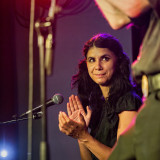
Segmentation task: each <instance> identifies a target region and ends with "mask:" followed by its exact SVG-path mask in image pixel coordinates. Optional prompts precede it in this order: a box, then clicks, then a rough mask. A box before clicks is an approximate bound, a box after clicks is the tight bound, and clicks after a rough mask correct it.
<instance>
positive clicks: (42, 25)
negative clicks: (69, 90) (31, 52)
mask: <svg viewBox="0 0 160 160" xmlns="http://www.w3.org/2000/svg"><path fill="white" fill-rule="evenodd" d="M54 9H55V0H52V2H51V7H50V9H49V17H47V18H46V19H43V20H42V21H40V20H38V21H37V22H36V23H35V28H36V31H37V36H38V47H39V55H40V56H39V57H40V58H39V61H40V99H41V104H42V120H41V122H42V139H41V143H40V160H47V159H48V154H47V153H48V150H47V115H46V104H45V96H46V95H45V93H46V92H45V91H46V88H45V83H46V82H45V69H46V71H47V72H46V73H47V74H48V75H49V74H50V73H51V58H52V57H51V55H52V54H51V52H52V21H53V17H54V12H55V10H54ZM50 15H51V16H50ZM46 32H47V38H46V43H45V44H46V45H45V46H46V48H45V49H44V40H45V35H43V34H46ZM44 51H46V53H45V52H44ZM44 55H45V56H46V57H45V56H44ZM44 60H45V62H46V64H45V62H44Z"/></svg>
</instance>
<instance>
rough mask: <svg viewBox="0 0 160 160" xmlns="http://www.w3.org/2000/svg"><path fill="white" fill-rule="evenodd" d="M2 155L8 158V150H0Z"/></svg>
mask: <svg viewBox="0 0 160 160" xmlns="http://www.w3.org/2000/svg"><path fill="white" fill-rule="evenodd" d="M0 156H1V157H3V158H6V157H7V156H8V152H7V150H4V149H3V150H1V152H0Z"/></svg>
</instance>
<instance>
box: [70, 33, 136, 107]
mask: <svg viewBox="0 0 160 160" xmlns="http://www.w3.org/2000/svg"><path fill="white" fill-rule="evenodd" d="M94 46H95V47H98V48H108V49H109V50H111V51H112V52H113V53H114V54H115V56H116V57H117V64H116V70H115V72H114V74H113V76H112V79H111V87H110V90H109V98H108V101H109V102H110V103H112V104H114V103H115V102H116V101H117V99H118V98H119V97H120V96H122V95H123V94H124V93H126V92H128V91H131V90H133V88H134V87H133V84H132V82H131V80H130V61H129V58H128V56H127V55H126V53H124V52H123V48H122V46H121V44H120V42H119V41H118V40H117V39H116V38H115V37H113V36H112V35H110V34H97V35H95V36H94V37H92V38H91V39H90V40H88V41H87V42H86V43H85V45H84V48H83V54H84V57H85V58H84V59H83V60H82V61H81V62H80V63H79V71H78V74H76V75H74V76H73V77H72V87H73V88H74V87H77V88H78V96H79V97H80V99H81V102H82V105H83V106H84V107H86V106H87V105H90V106H92V107H93V106H94V107H95V108H94V109H95V110H96V106H97V105H96V104H98V103H99V101H100V99H101V97H102V92H101V89H100V87H99V85H98V84H96V83H95V82H94V81H93V80H92V79H91V78H90V76H89V74H88V70H87V65H86V57H87V53H88V51H89V49H90V48H92V47H94ZM98 106H99V105H98ZM92 109H93V108H92Z"/></svg>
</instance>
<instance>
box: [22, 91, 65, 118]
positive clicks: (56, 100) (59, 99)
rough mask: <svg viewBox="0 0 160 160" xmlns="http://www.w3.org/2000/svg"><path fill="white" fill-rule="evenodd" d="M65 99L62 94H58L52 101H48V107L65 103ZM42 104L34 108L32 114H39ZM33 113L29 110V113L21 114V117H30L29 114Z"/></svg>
mask: <svg viewBox="0 0 160 160" xmlns="http://www.w3.org/2000/svg"><path fill="white" fill-rule="evenodd" d="M63 100H64V98H63V96H62V95H61V94H59V93H56V94H55V95H54V96H53V97H52V98H51V99H49V100H47V101H46V103H45V104H46V107H49V106H52V105H56V104H61V103H62V102H63ZM42 106H43V105H42V104H41V105H39V106H37V107H35V108H33V109H32V112H33V113H35V112H39V111H40V110H41V108H42ZM30 112H31V110H28V111H27V112H25V113H23V114H21V115H20V116H19V117H20V118H22V117H24V116H26V115H28V114H29V113H30Z"/></svg>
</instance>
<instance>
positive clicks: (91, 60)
mask: <svg viewBox="0 0 160 160" xmlns="http://www.w3.org/2000/svg"><path fill="white" fill-rule="evenodd" d="M87 61H88V62H94V61H95V59H94V58H89V59H88V60H87Z"/></svg>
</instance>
